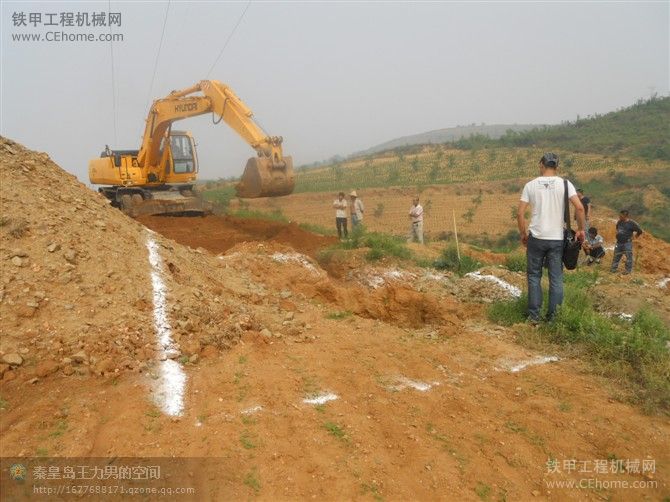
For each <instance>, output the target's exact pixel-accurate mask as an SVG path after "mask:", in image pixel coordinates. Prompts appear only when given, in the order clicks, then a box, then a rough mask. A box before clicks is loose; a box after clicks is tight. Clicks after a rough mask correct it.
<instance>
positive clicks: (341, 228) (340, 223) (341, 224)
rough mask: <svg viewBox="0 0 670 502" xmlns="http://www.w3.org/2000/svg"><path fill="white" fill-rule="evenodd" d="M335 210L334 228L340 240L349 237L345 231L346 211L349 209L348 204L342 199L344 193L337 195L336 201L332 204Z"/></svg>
mask: <svg viewBox="0 0 670 502" xmlns="http://www.w3.org/2000/svg"><path fill="white" fill-rule="evenodd" d="M333 207H334V208H335V226H336V227H337V236H338V237H339V238H340V240H342V239H347V238H348V237H349V231H348V230H347V209H349V202H347V199H346V198H345V197H344V192H340V193H339V194H337V199H335V202H333Z"/></svg>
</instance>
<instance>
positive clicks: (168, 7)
mask: <svg viewBox="0 0 670 502" xmlns="http://www.w3.org/2000/svg"><path fill="white" fill-rule="evenodd" d="M168 12H170V0H168V3H167V7H166V8H165V18H164V19H163V31H162V32H161V41H160V42H159V44H158V52H157V53H156V61H154V74H153V75H152V76H151V85H149V92H148V93H147V108H149V100H150V99H151V92H152V91H153V89H154V80H155V79H156V71H157V70H158V59H159V58H160V55H161V48H162V47H163V38H164V37H165V25H166V24H167V18H168Z"/></svg>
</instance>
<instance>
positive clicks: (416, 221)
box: [407, 197, 423, 244]
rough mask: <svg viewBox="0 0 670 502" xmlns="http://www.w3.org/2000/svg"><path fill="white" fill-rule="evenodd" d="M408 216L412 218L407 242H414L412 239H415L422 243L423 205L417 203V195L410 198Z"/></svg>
mask: <svg viewBox="0 0 670 502" xmlns="http://www.w3.org/2000/svg"><path fill="white" fill-rule="evenodd" d="M409 217H410V219H411V220H412V223H411V225H410V229H409V237H408V239H407V242H414V239H416V240H417V241H418V242H419V243H420V244H423V207H422V206H421V204H419V198H418V197H414V199H413V200H412V207H411V208H410V210H409Z"/></svg>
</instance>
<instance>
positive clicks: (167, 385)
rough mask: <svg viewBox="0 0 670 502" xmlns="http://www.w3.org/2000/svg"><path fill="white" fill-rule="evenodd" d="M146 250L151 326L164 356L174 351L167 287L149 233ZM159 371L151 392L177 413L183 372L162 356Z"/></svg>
mask: <svg viewBox="0 0 670 502" xmlns="http://www.w3.org/2000/svg"><path fill="white" fill-rule="evenodd" d="M147 250H148V251H149V264H150V265H151V285H152V287H153V303H154V329H155V330H156V336H157V337H158V342H159V343H160V345H161V348H162V354H161V355H165V356H167V353H168V351H170V350H174V342H173V341H172V328H171V327H170V321H169V320H168V315H167V288H166V287H165V283H164V282H163V277H162V275H163V260H162V258H161V255H160V253H159V252H158V244H157V243H156V241H155V240H154V239H153V237H152V235H151V233H149V235H148V236H147ZM159 366H160V374H159V376H158V379H157V380H156V385H157V387H158V388H157V389H156V392H154V399H155V400H156V404H157V405H158V406H159V407H160V408H161V409H162V410H163V412H164V413H165V414H167V415H171V416H178V415H181V414H182V413H183V411H184V390H185V388H186V373H184V369H183V368H182V367H181V365H180V364H179V363H178V362H177V361H173V360H172V359H166V360H164V361H160V363H159Z"/></svg>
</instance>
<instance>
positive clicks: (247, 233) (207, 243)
mask: <svg viewBox="0 0 670 502" xmlns="http://www.w3.org/2000/svg"><path fill="white" fill-rule="evenodd" d="M139 220H140V222H142V223H143V224H144V225H146V226H147V227H149V228H151V229H152V230H155V231H156V232H158V233H160V234H162V235H164V236H166V237H168V238H170V239H173V240H175V241H177V242H179V243H181V244H185V245H187V246H190V247H192V248H198V247H201V248H203V249H206V250H208V251H211V252H212V253H215V254H218V253H225V252H226V251H228V250H229V249H230V248H232V247H233V246H234V245H235V244H237V243H241V242H252V241H272V242H277V243H280V244H285V245H287V246H291V247H292V248H293V249H295V250H297V251H300V252H301V253H304V254H307V255H309V256H312V257H315V256H316V253H317V252H318V251H319V250H320V249H322V248H324V247H327V246H329V245H331V244H334V243H335V242H337V239H336V238H335V237H326V236H322V235H317V234H313V233H311V232H307V231H306V230H303V229H302V228H300V227H299V226H298V224H297V223H283V222H278V221H269V220H261V219H250V218H244V219H243V218H237V217H235V216H205V217H194V218H189V219H188V222H187V223H186V224H185V223H184V218H183V217H168V216H148V217H141V218H139Z"/></svg>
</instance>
